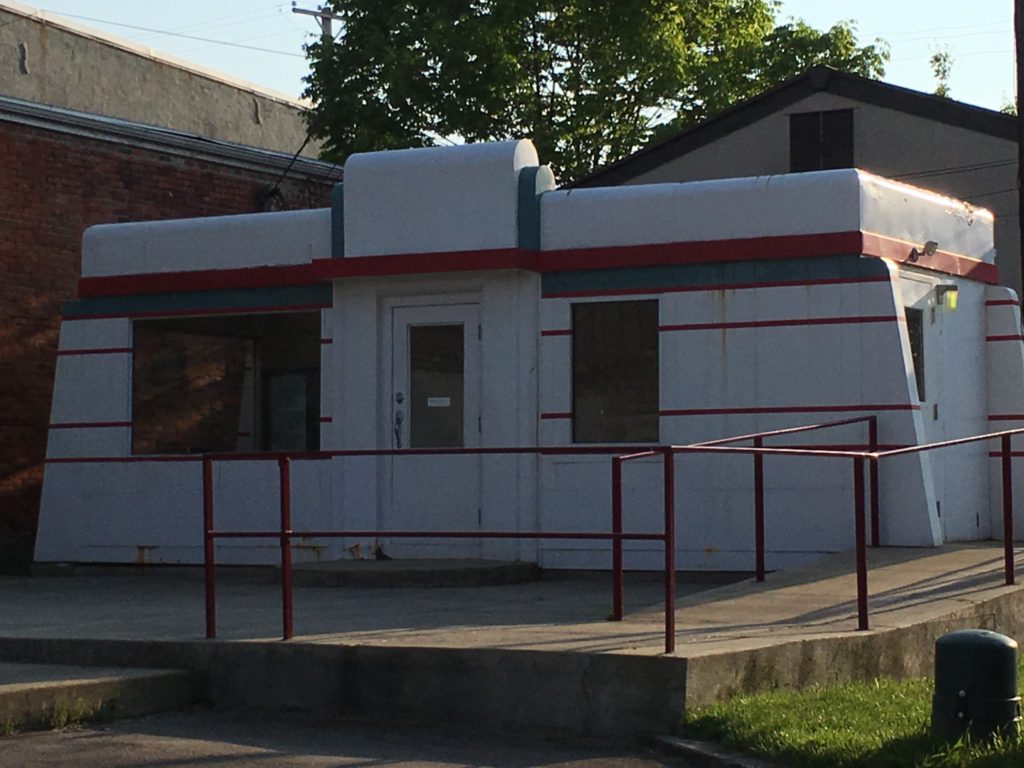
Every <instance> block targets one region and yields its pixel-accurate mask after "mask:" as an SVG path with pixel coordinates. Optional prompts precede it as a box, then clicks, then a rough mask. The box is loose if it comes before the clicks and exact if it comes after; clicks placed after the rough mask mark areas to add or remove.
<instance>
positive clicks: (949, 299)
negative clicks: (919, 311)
mask: <svg viewBox="0 0 1024 768" xmlns="http://www.w3.org/2000/svg"><path fill="white" fill-rule="evenodd" d="M959 293H960V291H959V289H958V288H957V287H956V286H955V285H939V286H936V288H935V303H936V304H938V305H939V306H942V307H945V308H946V309H948V310H951V311H953V312H955V311H956V300H957V297H958V296H959Z"/></svg>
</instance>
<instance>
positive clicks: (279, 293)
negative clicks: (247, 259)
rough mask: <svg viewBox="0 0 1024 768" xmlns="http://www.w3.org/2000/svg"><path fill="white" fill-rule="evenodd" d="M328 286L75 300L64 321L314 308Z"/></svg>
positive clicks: (325, 301) (327, 299) (327, 295)
mask: <svg viewBox="0 0 1024 768" xmlns="http://www.w3.org/2000/svg"><path fill="white" fill-rule="evenodd" d="M331 300H332V296H331V285H330V284H329V283H320V284H317V285H298V286H295V285H289V286H280V287H275V288H247V289H241V290H231V291H188V292H181V293H154V294H142V295H136V296H104V297H97V298H89V299H79V300H78V301H72V302H69V303H68V304H65V305H64V309H63V312H62V314H63V316H64V319H65V320H75V319H88V318H90V317H107V316H111V315H114V316H117V315H161V314H167V315H180V314H187V313H190V312H194V313H196V314H203V313H208V312H230V311H232V310H238V311H239V312H247V311H256V312H258V311H260V310H264V311H268V312H269V311H273V310H275V309H281V308H285V307H288V308H291V307H295V308H304V307H308V308H310V309H316V308H320V307H328V306H330V305H331Z"/></svg>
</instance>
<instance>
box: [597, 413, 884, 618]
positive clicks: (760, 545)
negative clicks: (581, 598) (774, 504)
mask: <svg viewBox="0 0 1024 768" xmlns="http://www.w3.org/2000/svg"><path fill="white" fill-rule="evenodd" d="M862 423H867V425H868V447H869V449H870V450H872V451H874V450H876V449H877V448H878V417H877V416H875V415H873V414H872V415H869V416H854V417H852V418H848V419H838V420H836V421H827V422H822V423H820V424H806V425H803V426H799V427H787V428H784V429H773V430H766V431H762V432H752V433H750V434H746V435H736V436H733V437H724V438H719V439H717V440H705V441H703V442H699V443H691V444H690V445H689V446H687V447H688V448H712V447H722V448H724V447H726V446H727V445H728V444H729V443H738V442H742V441H745V440H752V441H753V442H754V446H753V447H754V448H757V449H760V448H764V441H765V440H766V439H767V438H770V437H779V436H781V435H794V434H798V433H803V432H811V431H814V430H820V429H830V428H834V427H841V426H847V425H850V424H862ZM801 450H808V449H801ZM767 452H773V449H766V450H765V451H759V452H756V453H754V454H753V456H754V578H755V580H756V581H764V579H765V573H766V568H765V523H764V454H765V453H767ZM657 453H658V450H657V449H649V450H636V451H634V452H633V453H628V454H621V455H619V456H616V457H615V458H614V459H613V460H612V530H613V531H614V530H618V529H620V528H621V526H622V464H623V462H626V461H632V460H634V459H642V458H646V457H650V456H653V455H656V454H657ZM743 453H746V452H745V451H744V452H743ZM786 455H789V454H786ZM799 455H811V454H803V453H801V454H799ZM813 455H816V456H817V455H829V456H834V455H847V454H845V453H843V454H840V453H836V452H834V451H824V452H821V451H819V452H816V453H815V454H813ZM878 507H879V496H878V462H877V460H874V461H872V462H871V500H870V514H871V546H873V547H877V546H879V544H880V538H881V534H880V529H881V525H880V522H879V509H878ZM622 555H623V553H622V542H621V541H613V542H612V574H613V576H612V585H613V586H612V589H613V593H612V613H611V618H612V620H613V621H622V617H623V610H624V609H623V589H624V587H623V583H624V566H623V559H622Z"/></svg>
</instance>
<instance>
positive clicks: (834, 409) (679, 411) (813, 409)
mask: <svg viewBox="0 0 1024 768" xmlns="http://www.w3.org/2000/svg"><path fill="white" fill-rule="evenodd" d="M919 410H921V406H919V405H912V404H910V403H893V404H886V405H877V404H876V405H793V406H765V407H758V408H669V409H665V410H661V411H658V414H659V415H660V416H726V415H733V414H762V413H763V414H772V413H847V412H859V411H919Z"/></svg>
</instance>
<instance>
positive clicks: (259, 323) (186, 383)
mask: <svg viewBox="0 0 1024 768" xmlns="http://www.w3.org/2000/svg"><path fill="white" fill-rule="evenodd" d="M133 334H134V354H133V356H132V452H133V453H136V454H148V453H170V454H175V453H216V452H231V451H253V450H261V449H262V450H316V449H317V448H319V440H320V436H319V425H320V412H319V385H320V318H319V315H318V314H317V313H294V314H292V313H281V314H274V315H236V316H230V317H193V318H176V319H166V320H139V321H137V322H135V323H134V326H133Z"/></svg>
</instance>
